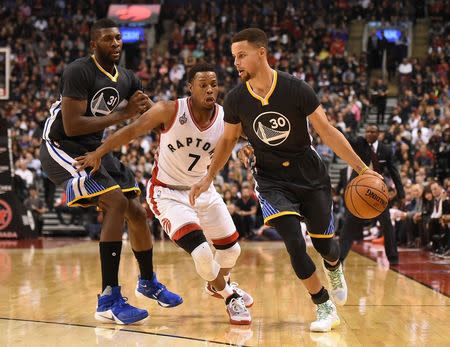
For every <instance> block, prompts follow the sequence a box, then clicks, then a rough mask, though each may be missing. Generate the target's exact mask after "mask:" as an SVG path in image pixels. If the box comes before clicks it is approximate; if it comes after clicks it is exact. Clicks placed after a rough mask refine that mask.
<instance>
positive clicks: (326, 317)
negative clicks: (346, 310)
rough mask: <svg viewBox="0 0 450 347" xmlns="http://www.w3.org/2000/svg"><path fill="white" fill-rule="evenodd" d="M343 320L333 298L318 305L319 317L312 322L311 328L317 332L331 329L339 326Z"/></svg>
mask: <svg viewBox="0 0 450 347" xmlns="http://www.w3.org/2000/svg"><path fill="white" fill-rule="evenodd" d="M340 323H341V321H340V320H339V317H338V315H337V311H336V306H334V304H333V303H332V302H331V300H328V301H325V302H324V303H323V304H318V305H317V319H316V320H315V321H314V322H312V323H311V325H310V327H309V330H311V331H317V332H327V331H331V329H332V328H335V327H337V326H338V325H339V324H340Z"/></svg>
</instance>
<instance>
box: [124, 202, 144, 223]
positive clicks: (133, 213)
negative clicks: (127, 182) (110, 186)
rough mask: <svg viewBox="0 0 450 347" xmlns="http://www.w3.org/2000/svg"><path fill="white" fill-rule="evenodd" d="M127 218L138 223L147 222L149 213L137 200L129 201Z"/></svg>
mask: <svg viewBox="0 0 450 347" xmlns="http://www.w3.org/2000/svg"><path fill="white" fill-rule="evenodd" d="M126 216H127V219H131V220H133V221H136V222H145V221H146V220H147V212H146V211H145V209H144V207H142V205H141V204H140V203H139V201H138V200H137V199H132V200H129V202H128V209H127V212H126Z"/></svg>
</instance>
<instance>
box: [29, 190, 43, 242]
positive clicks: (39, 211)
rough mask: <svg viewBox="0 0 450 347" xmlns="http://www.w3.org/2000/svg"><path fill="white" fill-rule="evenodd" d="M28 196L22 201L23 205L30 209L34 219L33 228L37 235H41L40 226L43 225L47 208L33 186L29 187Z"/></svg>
mask: <svg viewBox="0 0 450 347" xmlns="http://www.w3.org/2000/svg"><path fill="white" fill-rule="evenodd" d="M29 192H30V196H29V198H27V199H26V200H25V202H24V205H25V207H26V208H27V209H28V210H31V213H32V214H33V219H34V225H35V230H36V231H37V232H38V235H42V228H43V227H44V213H45V212H47V208H46V207H45V206H44V202H43V201H42V200H41V198H40V197H39V195H38V190H37V189H36V187H35V186H30V187H29Z"/></svg>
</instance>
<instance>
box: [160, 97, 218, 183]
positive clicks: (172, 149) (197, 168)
mask: <svg viewBox="0 0 450 347" xmlns="http://www.w3.org/2000/svg"><path fill="white" fill-rule="evenodd" d="M175 103H176V109H175V115H174V118H173V119H172V121H171V123H170V125H169V126H168V127H167V129H165V130H163V131H161V136H160V143H159V150H158V155H157V157H156V158H155V164H154V168H153V172H152V181H153V182H154V183H155V184H158V185H167V186H173V187H183V188H189V187H190V186H191V185H193V184H194V183H197V182H198V181H199V180H200V179H201V178H202V177H203V176H204V175H205V174H206V172H207V171H208V166H209V165H210V164H211V158H212V155H213V153H214V149H215V148H216V145H217V142H218V141H219V139H220V137H221V136H222V133H223V129H224V120H223V108H222V106H220V105H218V104H215V107H214V112H213V115H212V117H211V120H210V122H209V124H208V125H207V126H205V127H201V126H200V125H198V124H197V122H196V121H195V118H194V115H193V112H192V107H191V103H192V101H191V99H190V98H183V99H178V100H176V101H175Z"/></svg>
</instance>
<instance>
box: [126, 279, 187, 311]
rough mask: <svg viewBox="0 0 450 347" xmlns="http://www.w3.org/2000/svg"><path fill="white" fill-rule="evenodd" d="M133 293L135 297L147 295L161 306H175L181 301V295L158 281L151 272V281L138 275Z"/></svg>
mask: <svg viewBox="0 0 450 347" xmlns="http://www.w3.org/2000/svg"><path fill="white" fill-rule="evenodd" d="M134 293H135V294H136V296H137V297H147V298H150V299H153V300H156V301H158V305H159V306H162V307H175V306H178V305H180V304H182V303H183V299H182V298H181V296H179V295H177V294H175V293H172V292H171V291H169V290H168V289H167V288H166V286H165V285H163V284H162V283H159V282H158V279H157V278H156V274H155V273H153V278H152V280H151V281H149V280H144V279H142V278H140V277H138V281H137V284H136V290H135V291H134Z"/></svg>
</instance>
